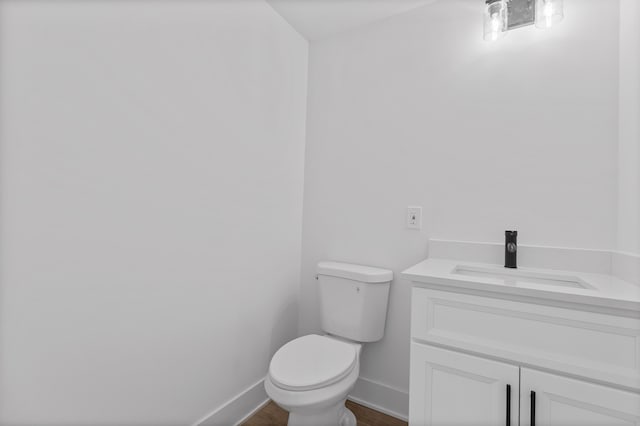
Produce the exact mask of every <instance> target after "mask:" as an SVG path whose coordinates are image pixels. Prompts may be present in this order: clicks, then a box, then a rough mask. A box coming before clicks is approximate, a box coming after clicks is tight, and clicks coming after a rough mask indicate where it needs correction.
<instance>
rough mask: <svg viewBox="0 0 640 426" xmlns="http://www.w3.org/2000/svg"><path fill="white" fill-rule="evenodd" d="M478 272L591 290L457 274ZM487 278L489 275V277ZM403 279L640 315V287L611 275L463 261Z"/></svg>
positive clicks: (425, 267) (430, 266)
mask: <svg viewBox="0 0 640 426" xmlns="http://www.w3.org/2000/svg"><path fill="white" fill-rule="evenodd" d="M461 266H462V267H468V268H469V269H471V270H473V269H474V268H477V269H478V270H481V271H482V272H481V273H480V275H482V274H484V272H489V273H490V272H492V271H495V272H496V273H498V274H499V273H507V274H518V275H525V276H526V275H528V274H530V275H534V276H535V275H537V276H542V277H544V276H549V277H554V278H566V279H567V282H569V281H577V282H579V283H580V284H581V285H584V286H586V287H588V288H579V287H569V286H563V285H552V284H545V283H544V281H545V279H544V278H543V279H540V280H538V281H540V282H535V281H536V278H535V277H534V278H533V279H531V280H528V279H527V278H526V277H525V278H522V279H521V278H517V277H516V278H513V277H506V278H493V277H489V276H469V275H464V274H461V273H459V272H456V271H457V270H458V269H459V268H460V267H461ZM487 275H488V274H487ZM402 277H403V278H405V279H408V280H411V281H413V282H414V284H415V285H428V284H431V285H438V286H445V287H446V286H451V287H453V289H461V290H475V291H481V292H491V293H494V294H495V293H499V294H504V295H512V296H513V295H515V296H522V297H528V298H535V299H543V300H551V301H558V302H565V303H578V304H585V305H592V306H597V307H602V308H608V309H622V310H627V311H634V312H637V313H640V287H639V286H637V285H634V284H631V283H628V282H626V281H622V280H620V279H618V278H615V277H613V276H611V275H602V274H590V273H583V272H573V271H558V270H549V269H534V268H526V267H525V268H518V269H516V270H506V269H505V268H504V267H503V266H502V265H492V264H485V263H474V262H465V261H460V260H447V259H427V260H424V261H422V262H420V263H418V264H417V265H414V266H412V267H410V268H409V269H407V270H405V271H403V272H402Z"/></svg>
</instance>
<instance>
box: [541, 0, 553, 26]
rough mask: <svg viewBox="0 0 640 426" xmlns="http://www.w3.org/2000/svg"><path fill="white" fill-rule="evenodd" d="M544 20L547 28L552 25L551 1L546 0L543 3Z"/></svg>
mask: <svg viewBox="0 0 640 426" xmlns="http://www.w3.org/2000/svg"><path fill="white" fill-rule="evenodd" d="M543 13H544V21H545V24H546V26H547V28H550V27H551V26H552V25H553V3H551V2H550V1H547V2H546V3H545V5H544V12H543Z"/></svg>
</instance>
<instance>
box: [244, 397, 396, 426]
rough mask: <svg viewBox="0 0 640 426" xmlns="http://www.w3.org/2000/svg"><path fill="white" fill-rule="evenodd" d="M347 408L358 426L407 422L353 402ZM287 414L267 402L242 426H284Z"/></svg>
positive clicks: (274, 404) (393, 425) (384, 425)
mask: <svg viewBox="0 0 640 426" xmlns="http://www.w3.org/2000/svg"><path fill="white" fill-rule="evenodd" d="M347 408H348V409H350V410H351V411H353V414H355V415H356V419H357V420H358V426H407V422H405V421H402V420H399V419H396V418H395V417H391V416H387V415H386V414H382V413H381V412H379V411H375V410H372V409H371V408H367V407H364V406H362V405H360V404H356V403H355V402H351V401H347ZM288 418H289V413H287V412H286V411H285V410H283V409H282V408H280V407H278V406H277V405H276V403H275V402H273V401H269V403H268V404H267V405H265V406H264V407H263V408H262V409H261V410H260V411H258V412H257V413H255V414H254V415H253V416H252V417H250V418H249V420H247V421H246V422H244V423H243V424H242V426H265V425H277V426H286V425H287V419H288Z"/></svg>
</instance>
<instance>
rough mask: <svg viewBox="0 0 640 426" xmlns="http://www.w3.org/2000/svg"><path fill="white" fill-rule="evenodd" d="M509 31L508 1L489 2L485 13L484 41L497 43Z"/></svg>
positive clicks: (494, 0) (491, 0) (488, 0)
mask: <svg viewBox="0 0 640 426" xmlns="http://www.w3.org/2000/svg"><path fill="white" fill-rule="evenodd" d="M506 31H507V3H506V0H487V2H486V5H485V13H484V39H485V40H489V41H496V40H497V39H499V38H500V37H502V36H504V35H505V32H506Z"/></svg>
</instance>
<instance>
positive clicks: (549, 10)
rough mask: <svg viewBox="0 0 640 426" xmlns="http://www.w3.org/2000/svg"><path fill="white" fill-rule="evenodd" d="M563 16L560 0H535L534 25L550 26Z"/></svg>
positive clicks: (539, 26)
mask: <svg viewBox="0 0 640 426" xmlns="http://www.w3.org/2000/svg"><path fill="white" fill-rule="evenodd" d="M562 18H564V11H563V8H562V0H536V27H537V28H551V27H552V26H554V25H555V24H557V23H558V22H560V21H562Z"/></svg>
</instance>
